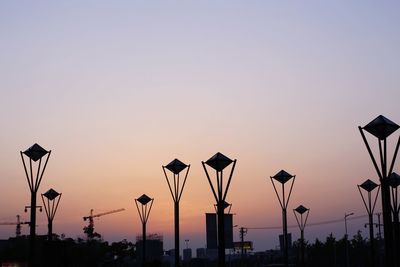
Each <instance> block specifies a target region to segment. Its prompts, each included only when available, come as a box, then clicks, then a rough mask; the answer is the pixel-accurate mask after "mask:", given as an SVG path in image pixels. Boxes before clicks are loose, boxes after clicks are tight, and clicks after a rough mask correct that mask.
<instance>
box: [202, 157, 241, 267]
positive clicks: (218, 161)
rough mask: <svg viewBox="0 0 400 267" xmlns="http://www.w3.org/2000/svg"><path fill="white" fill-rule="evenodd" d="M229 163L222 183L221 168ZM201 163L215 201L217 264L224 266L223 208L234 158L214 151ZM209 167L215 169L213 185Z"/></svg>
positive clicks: (232, 170)
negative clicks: (228, 171) (230, 166)
mask: <svg viewBox="0 0 400 267" xmlns="http://www.w3.org/2000/svg"><path fill="white" fill-rule="evenodd" d="M231 163H233V164H232V168H231V172H230V174H229V178H228V180H227V182H226V184H225V183H224V179H223V170H224V169H225V168H226V167H228V166H229V165H230V164H231ZM201 164H202V165H203V168H204V172H205V173H206V176H207V180H208V182H209V184H210V187H211V191H212V193H213V195H214V198H215V201H216V202H217V204H216V205H217V221H218V226H217V229H218V230H217V231H218V266H219V267H224V266H225V230H224V229H225V226H224V225H225V223H224V210H225V208H226V207H227V206H226V201H225V199H226V196H227V194H228V190H229V186H230V184H231V180H232V176H233V172H234V170H235V166H236V159H235V160H231V159H230V158H228V157H226V156H225V155H223V154H221V153H220V152H218V153H216V154H215V155H214V156H212V157H211V158H210V159H208V160H207V161H206V162H204V161H202V162H201ZM206 165H208V166H209V167H211V168H212V169H214V170H215V176H216V185H215V186H214V184H213V182H212V181H211V178H210V175H209V174H208V171H207V167H206ZM228 206H229V204H228Z"/></svg>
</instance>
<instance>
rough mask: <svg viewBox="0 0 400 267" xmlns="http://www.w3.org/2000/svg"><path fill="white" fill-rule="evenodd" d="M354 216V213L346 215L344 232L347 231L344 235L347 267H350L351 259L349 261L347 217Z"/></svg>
mask: <svg viewBox="0 0 400 267" xmlns="http://www.w3.org/2000/svg"><path fill="white" fill-rule="evenodd" d="M351 215H354V212H351V213H348V214H346V213H345V214H344V231H345V235H344V239H345V240H344V241H345V242H346V267H349V266H350V259H349V241H348V235H347V217H349V216H351Z"/></svg>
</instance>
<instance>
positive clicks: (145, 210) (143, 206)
mask: <svg viewBox="0 0 400 267" xmlns="http://www.w3.org/2000/svg"><path fill="white" fill-rule="evenodd" d="M153 201H154V198H150V197H148V196H147V195H145V194H143V195H141V196H140V197H139V198H136V199H135V204H136V208H137V210H138V213H139V217H140V221H141V222H142V266H146V224H147V221H148V220H149V215H150V211H151V207H152V206H153ZM138 203H139V204H140V208H139V204H138Z"/></svg>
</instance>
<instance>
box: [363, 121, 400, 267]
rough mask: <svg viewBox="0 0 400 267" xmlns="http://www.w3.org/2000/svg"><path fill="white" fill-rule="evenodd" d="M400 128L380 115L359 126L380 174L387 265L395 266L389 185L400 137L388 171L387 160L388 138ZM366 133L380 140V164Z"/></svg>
mask: <svg viewBox="0 0 400 267" xmlns="http://www.w3.org/2000/svg"><path fill="white" fill-rule="evenodd" d="M398 128H399V125H397V124H396V123H394V122H392V121H391V120H389V119H387V118H386V117H384V116H382V115H379V116H378V117H376V118H375V119H374V120H373V121H371V122H370V123H368V124H367V125H366V126H364V127H361V126H358V129H359V131H360V134H361V136H362V138H363V141H364V144H365V146H366V148H367V151H368V154H369V156H370V158H371V160H372V163H373V165H374V168H375V170H376V172H377V174H378V177H379V181H380V183H381V198H382V213H383V228H384V239H385V265H386V266H394V256H395V254H397V252H396V253H395V251H394V243H393V227H392V220H391V204H390V188H389V183H388V175H389V174H391V173H392V171H393V167H394V163H395V161H396V157H397V153H398V151H399V146H400V136H399V138H398V141H397V144H396V148H395V150H394V154H393V157H392V160H391V163H390V165H389V166H390V167H389V169H388V158H387V137H389V136H390V135H391V134H392V133H394V132H395V131H396V130H397V129H398ZM364 131H367V132H369V133H370V134H371V135H373V136H375V137H376V138H377V139H378V147H379V163H380V167H379V165H378V162H377V160H376V159H375V156H374V154H373V153H372V150H371V148H370V145H369V143H368V141H367V138H366V137H365V134H364Z"/></svg>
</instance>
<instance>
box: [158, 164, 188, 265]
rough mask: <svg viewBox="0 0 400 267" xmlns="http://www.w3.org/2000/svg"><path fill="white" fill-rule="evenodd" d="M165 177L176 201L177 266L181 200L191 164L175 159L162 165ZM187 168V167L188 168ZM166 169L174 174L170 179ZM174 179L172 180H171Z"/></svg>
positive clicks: (177, 261) (176, 260)
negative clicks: (181, 173)
mask: <svg viewBox="0 0 400 267" xmlns="http://www.w3.org/2000/svg"><path fill="white" fill-rule="evenodd" d="M162 168H163V171H164V175H165V179H166V180H167V184H168V188H169V191H170V192H171V196H172V200H173V201H174V219H175V266H176V267H179V266H180V264H179V252H180V249H179V201H180V200H181V197H182V192H183V189H184V187H185V184H186V179H187V176H188V173H189V169H190V165H186V164H185V163H183V162H182V161H180V160H179V159H174V160H173V161H171V162H170V163H169V164H168V165H166V166H162ZM186 168H187V169H186ZM165 169H167V170H169V171H170V172H171V173H172V174H173V178H172V179H169V178H168V175H167V172H166V171H165ZM184 169H186V174H185V178H184V179H183V182H182V184H180V179H179V173H180V172H181V171H183V170H184ZM170 180H172V181H170Z"/></svg>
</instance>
